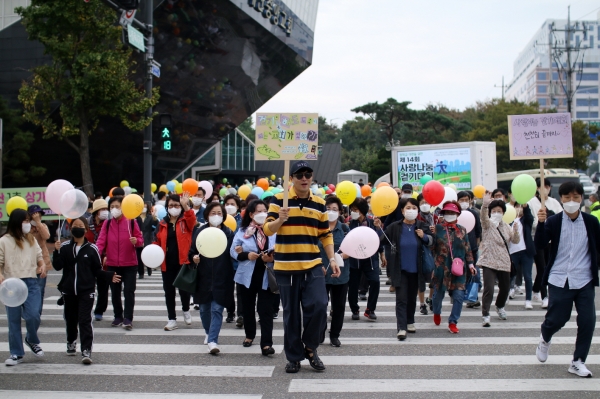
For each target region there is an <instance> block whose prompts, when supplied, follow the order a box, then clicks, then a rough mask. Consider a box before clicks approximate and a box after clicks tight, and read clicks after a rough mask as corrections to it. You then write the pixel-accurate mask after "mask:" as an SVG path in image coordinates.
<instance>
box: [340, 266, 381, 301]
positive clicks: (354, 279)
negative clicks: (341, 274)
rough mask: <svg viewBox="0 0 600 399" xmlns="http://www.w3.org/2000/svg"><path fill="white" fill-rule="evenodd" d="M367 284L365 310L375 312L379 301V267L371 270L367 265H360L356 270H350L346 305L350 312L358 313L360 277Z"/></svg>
mask: <svg viewBox="0 0 600 399" xmlns="http://www.w3.org/2000/svg"><path fill="white" fill-rule="evenodd" d="M363 273H364V275H365V278H366V279H367V281H368V282H369V298H368V299H367V309H369V310H371V311H375V308H376V307H377V300H378V299H379V289H380V286H381V282H380V280H379V267H374V268H371V266H369V265H361V266H359V268H357V269H350V281H349V283H348V304H349V305H350V310H352V312H358V311H359V309H360V308H359V306H358V286H359V284H360V278H361V276H362V275H363Z"/></svg>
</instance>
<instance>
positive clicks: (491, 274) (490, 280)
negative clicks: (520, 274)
mask: <svg viewBox="0 0 600 399" xmlns="http://www.w3.org/2000/svg"><path fill="white" fill-rule="evenodd" d="M496 279H498V295H497V296H496V306H497V307H499V308H503V307H504V305H506V299H507V298H508V291H509V285H510V272H501V271H498V270H495V269H490V268H488V267H485V266H484V267H483V296H482V297H481V314H482V315H483V316H489V315H490V306H491V305H492V299H494V285H495V284H494V283H495V282H496Z"/></svg>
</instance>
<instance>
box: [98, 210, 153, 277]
mask: <svg viewBox="0 0 600 399" xmlns="http://www.w3.org/2000/svg"><path fill="white" fill-rule="evenodd" d="M130 237H135V238H137V243H136V244H135V246H134V245H133V244H132V243H131V241H129V238H130ZM96 246H97V247H98V252H99V253H100V255H101V256H102V255H104V254H105V255H106V265H105V266H137V265H138V258H137V253H136V250H135V248H136V247H143V246H144V237H143V236H142V232H141V231H140V227H139V226H138V224H137V223H136V221H135V220H128V219H126V218H125V217H124V216H121V217H120V218H118V219H109V220H107V221H106V222H104V223H103V224H102V230H101V231H100V235H99V236H98V241H97V242H96Z"/></svg>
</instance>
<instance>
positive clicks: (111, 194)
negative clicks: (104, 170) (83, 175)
mask: <svg viewBox="0 0 600 399" xmlns="http://www.w3.org/2000/svg"><path fill="white" fill-rule="evenodd" d="M115 188H116V187H113V188H111V189H110V191H109V192H108V196H109V197H110V198H112V197H113V190H114V189H115Z"/></svg>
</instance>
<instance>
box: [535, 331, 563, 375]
mask: <svg viewBox="0 0 600 399" xmlns="http://www.w3.org/2000/svg"><path fill="white" fill-rule="evenodd" d="M549 350H550V342H546V341H544V337H543V336H542V334H540V343H539V344H538V347H537V349H536V350H535V355H536V356H537V359H538V360H539V361H540V362H542V363H544V362H545V361H546V360H548V351H549ZM569 371H571V369H569Z"/></svg>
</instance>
